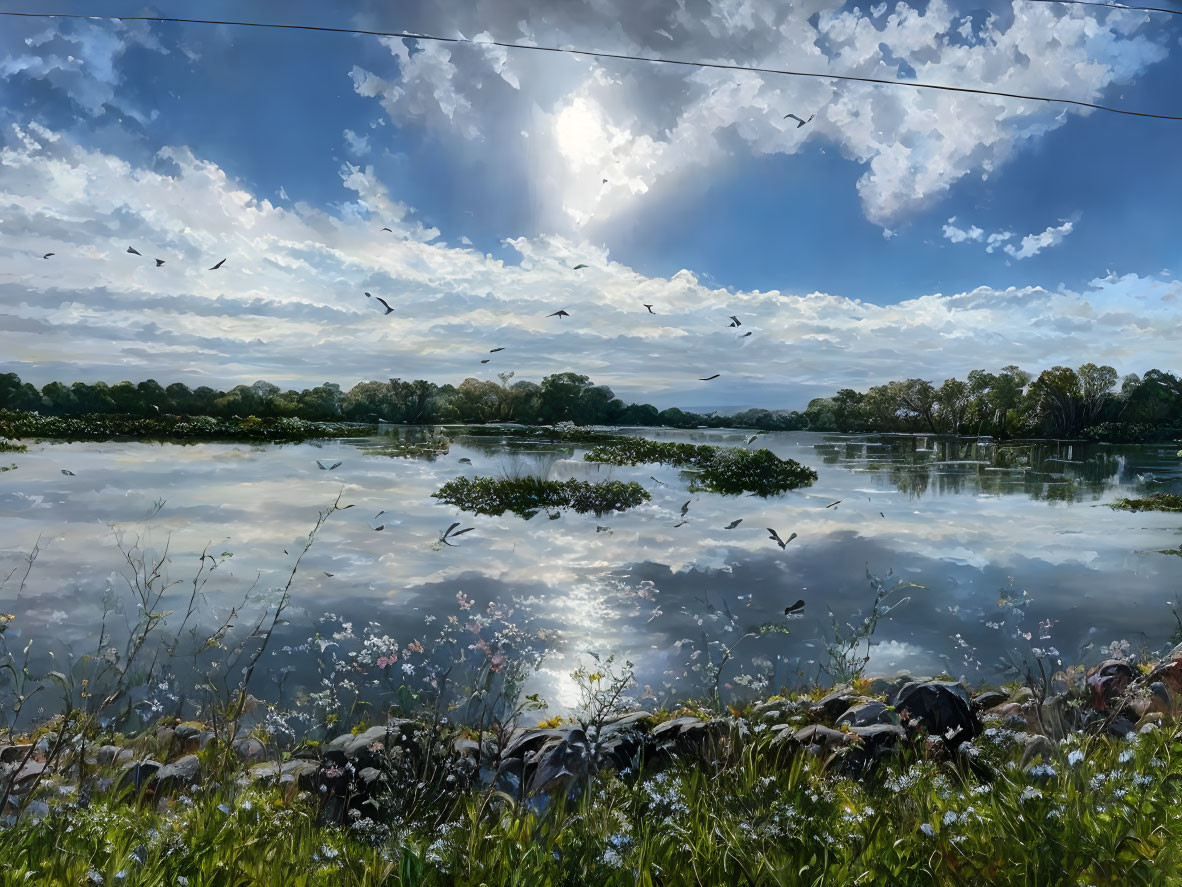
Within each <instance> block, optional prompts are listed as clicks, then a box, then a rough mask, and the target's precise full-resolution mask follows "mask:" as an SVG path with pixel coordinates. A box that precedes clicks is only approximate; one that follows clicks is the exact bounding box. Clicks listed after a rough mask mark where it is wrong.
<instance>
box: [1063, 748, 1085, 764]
mask: <svg viewBox="0 0 1182 887" xmlns="http://www.w3.org/2000/svg"><path fill="white" fill-rule="evenodd" d="M1082 760H1083V752H1081V751H1080V750H1079V749H1078V748H1077V749H1073V750H1072V751H1071V753H1070V754H1069V755H1067V763H1068V764H1070V765H1071V766H1072V767H1074V766H1075V765H1076V764H1078V763H1079V762H1080V761H1082Z"/></svg>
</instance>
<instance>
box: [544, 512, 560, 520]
mask: <svg viewBox="0 0 1182 887" xmlns="http://www.w3.org/2000/svg"><path fill="white" fill-rule="evenodd" d="M546 517H548V518H550V520H558V519H559V518H560V517H562V512H561V511H556V512H554V513H553V514H551V513H550V512H548V511H547V512H546Z"/></svg>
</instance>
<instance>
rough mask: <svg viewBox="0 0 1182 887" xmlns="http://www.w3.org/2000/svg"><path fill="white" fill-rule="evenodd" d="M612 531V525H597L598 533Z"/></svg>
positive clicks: (596, 530)
mask: <svg viewBox="0 0 1182 887" xmlns="http://www.w3.org/2000/svg"><path fill="white" fill-rule="evenodd" d="M611 531H612V528H611V527H602V526H600V525H599V524H596V525H595V532H596V533H610V532H611Z"/></svg>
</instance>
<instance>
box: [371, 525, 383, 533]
mask: <svg viewBox="0 0 1182 887" xmlns="http://www.w3.org/2000/svg"><path fill="white" fill-rule="evenodd" d="M384 529H386V525H385V524H378V525H377V526H376V527H374V528H373V531H374V532H375V533H378V532H380V531H382V530H384Z"/></svg>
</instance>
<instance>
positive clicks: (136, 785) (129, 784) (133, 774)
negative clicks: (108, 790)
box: [115, 758, 160, 792]
mask: <svg viewBox="0 0 1182 887" xmlns="http://www.w3.org/2000/svg"><path fill="white" fill-rule="evenodd" d="M159 770H160V764H159V763H157V762H156V761H153V760H151V759H150V758H147V759H145V760H143V761H131V762H130V763H127V764H124V765H123V773H122V774H121V775H120V777H119V778H118V779H117V780H116V782H115V790H116V791H119V792H122V791H128V790H131V791H136V792H138V791H140V789H142V788H143V787H144V786H146V785H147V784H148V781H149V780H150V779H151V778H152V777H153V776H155V775H156V773H157V771H159Z"/></svg>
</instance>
